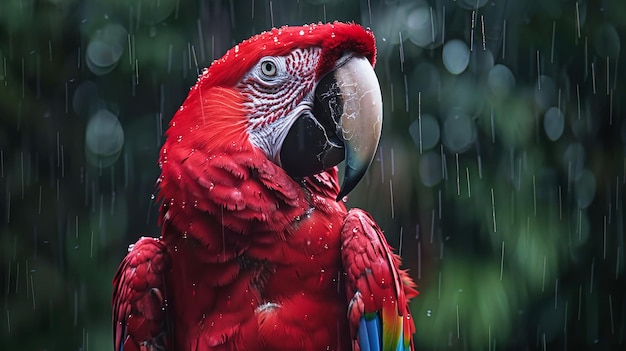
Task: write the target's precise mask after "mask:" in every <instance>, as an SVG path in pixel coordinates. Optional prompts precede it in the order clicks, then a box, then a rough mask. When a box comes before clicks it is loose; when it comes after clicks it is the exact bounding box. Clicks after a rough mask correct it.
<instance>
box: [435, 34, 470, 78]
mask: <svg viewBox="0 0 626 351" xmlns="http://www.w3.org/2000/svg"><path fill="white" fill-rule="evenodd" d="M441 56H442V59H443V65H444V66H445V67H446V69H447V70H448V72H450V73H452V74H461V73H463V71H465V69H466V68H467V66H468V65H469V60H470V51H469V48H468V47H467V44H465V42H464V41H462V40H459V39H452V40H450V41H448V42H447V43H446V44H445V45H444V46H443V53H442V55H441Z"/></svg>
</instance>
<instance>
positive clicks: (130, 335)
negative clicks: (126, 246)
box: [113, 238, 170, 351]
mask: <svg viewBox="0 0 626 351" xmlns="http://www.w3.org/2000/svg"><path fill="white" fill-rule="evenodd" d="M169 269H170V259H169V255H168V253H167V250H166V248H165V246H164V245H163V243H161V242H160V241H159V239H156V238H141V239H139V240H138V241H137V243H136V244H135V245H133V246H132V247H131V249H130V251H129V252H128V254H127V255H126V257H125V258H124V260H123V261H122V264H121V265H120V267H119V268H118V270H117V273H116V274H115V277H114V278H113V340H114V342H115V345H114V347H115V351H122V350H123V351H135V350H146V351H156V350H168V349H169V348H168V345H169V333H168V331H167V318H166V317H167V310H166V309H167V297H166V293H167V292H166V289H165V274H166V273H167V272H168V271H169Z"/></svg>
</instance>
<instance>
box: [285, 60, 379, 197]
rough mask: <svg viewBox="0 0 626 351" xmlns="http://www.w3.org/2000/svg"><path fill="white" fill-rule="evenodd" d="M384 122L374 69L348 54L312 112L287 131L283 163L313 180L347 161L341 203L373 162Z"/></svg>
mask: <svg viewBox="0 0 626 351" xmlns="http://www.w3.org/2000/svg"><path fill="white" fill-rule="evenodd" d="M382 119H383V104H382V96H381V92H380V86H379V84H378V78H377V77H376V74H375V73H374V68H373V67H372V65H371V64H370V62H369V61H368V60H367V59H366V58H364V57H362V56H352V57H350V56H344V59H343V60H340V61H339V64H338V67H337V68H336V69H335V70H334V71H332V72H330V73H328V74H327V75H326V76H324V77H323V78H322V79H321V81H320V82H319V83H318V84H317V87H316V89H315V101H314V106H313V114H312V115H310V114H306V115H302V116H300V117H299V118H298V119H297V120H296V121H295V122H294V124H293V125H292V127H291V129H290V130H289V132H288V134H287V136H286V137H285V140H284V141H283V146H282V148H281V152H280V158H281V165H282V167H283V168H284V169H285V170H286V171H287V173H289V174H290V175H292V176H309V175H312V174H316V173H319V172H321V171H323V170H325V169H329V168H331V167H334V166H336V165H337V164H339V163H340V162H341V161H342V160H343V159H344V158H345V161H346V162H345V173H344V179H343V183H342V185H341V189H340V191H339V194H338V195H337V201H339V200H340V199H342V198H343V197H344V196H345V195H347V194H348V193H349V192H350V191H352V189H354V187H355V186H356V185H357V184H358V183H359V181H360V180H361V179H362V178H363V175H364V174H365V172H366V171H367V169H368V167H369V165H370V164H371V162H372V159H373V158H374V155H375V154H376V149H377V147H378V141H379V140H380V134H381V130H382ZM286 145H289V147H286Z"/></svg>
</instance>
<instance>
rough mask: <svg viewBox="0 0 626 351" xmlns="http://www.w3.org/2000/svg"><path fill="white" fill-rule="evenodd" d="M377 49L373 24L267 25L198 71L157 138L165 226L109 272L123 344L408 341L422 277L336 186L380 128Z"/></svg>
mask: <svg viewBox="0 0 626 351" xmlns="http://www.w3.org/2000/svg"><path fill="white" fill-rule="evenodd" d="M374 61H375V46H374V37H373V35H372V34H371V33H370V32H369V31H366V30H364V29H363V28H361V27H360V26H358V25H355V24H344V23H339V22H336V23H332V24H324V25H311V26H302V27H283V28H279V29H273V30H272V31H269V32H264V33H261V34H259V35H257V36H255V37H252V38H250V39H248V40H247V41H244V42H242V43H240V44H239V45H237V46H235V47H234V48H233V49H231V50H229V51H228V52H227V53H226V54H225V55H224V57H223V58H221V59H220V60H217V61H216V62H214V63H213V64H212V65H211V67H210V68H209V69H208V70H206V71H205V72H204V73H203V74H202V76H201V77H200V78H199V80H198V83H197V84H196V85H195V86H194V87H193V88H192V89H191V91H190V93H189V95H188V97H187V99H186V100H185V102H184V103H183V105H182V106H181V108H180V110H179V111H178V112H177V113H176V114H175V116H174V117H173V119H172V122H171V123H170V127H169V129H168V131H167V140H166V142H165V144H164V145H163V148H162V150H161V155H160V160H159V163H160V166H161V170H162V173H161V176H160V178H159V179H158V181H157V183H158V188H159V199H160V201H161V202H162V204H161V207H160V225H161V228H162V232H161V237H160V238H158V239H156V238H142V239H140V240H139V241H138V242H137V243H136V244H135V245H134V246H132V247H131V249H130V250H129V253H128V255H127V256H126V258H124V260H123V262H122V264H121V265H120V268H119V269H118V272H117V274H116V276H115V278H114V282H113V283H114V295H113V319H114V343H115V345H114V346H115V349H116V350H124V351H132V350H359V349H361V350H378V349H384V350H408V349H412V341H411V334H412V333H413V331H414V326H413V321H412V320H411V317H410V311H409V309H408V299H409V298H411V297H413V296H415V295H416V294H417V293H416V291H415V290H414V289H413V288H414V284H413V283H412V281H411V280H410V278H409V277H408V275H407V274H406V273H405V272H404V271H402V270H400V269H399V264H400V259H399V257H398V256H396V255H395V254H393V253H392V251H391V250H392V249H391V248H390V247H389V245H388V244H387V242H386V240H385V238H384V235H383V233H382V231H381V230H380V228H379V227H378V226H377V225H376V224H375V222H374V221H373V219H372V218H371V217H370V216H369V215H368V214H367V213H365V212H364V211H362V210H359V209H353V210H350V211H347V210H346V208H345V206H344V204H343V202H341V201H337V198H338V197H339V198H340V197H342V196H343V195H345V193H347V192H349V191H350V190H351V189H352V188H353V187H354V185H356V183H357V182H358V181H359V179H360V178H361V177H362V175H363V173H364V172H365V170H366V169H367V167H368V166H369V163H370V162H371V159H372V157H373V155H374V152H375V149H376V145H377V143H378V137H379V136H380V123H381V118H382V107H381V106H374V107H376V108H378V109H380V112H376V111H374V112H372V111H370V110H369V109H370V108H371V107H372V106H370V105H376V104H378V105H380V104H381V103H382V102H381V100H380V92H379V89H378V91H374V89H373V88H372V87H376V88H378V83H377V81H375V76H374V74H373V69H371V66H372V65H373V64H374ZM364 62H368V64H367V65H366V66H367V67H368V68H367V69H366V70H364V69H363V67H364V66H363V63H364ZM367 74H370V75H369V76H367ZM372 77H374V78H372ZM329 78H330V81H329V83H328V84H327V85H324V86H323V87H322V84H320V81H322V80H323V79H326V80H328V79H329ZM372 79H373V80H374V81H375V82H373V81H372ZM371 94H374V95H371ZM376 94H377V95H376ZM361 100H363V101H367V106H365V105H366V104H365V103H363V102H361ZM320 106H321V107H320ZM348 115H349V116H348ZM378 115H380V116H378ZM355 116H356V119H355V121H356V122H355V121H352V120H349V118H354V117H355ZM358 124H363V126H359V125H358ZM371 130H374V132H373V134H372V135H369V134H367V133H366V131H367V132H368V133H370V134H371V133H372V132H370V131H371ZM363 134H367V135H365V137H361V136H362V135H363ZM370 139H373V140H370ZM343 158H346V168H347V171H346V177H345V179H344V181H343V185H342V186H340V185H339V179H338V172H337V168H336V167H335V165H336V164H337V163H338V162H340V161H341V160H342V159H343Z"/></svg>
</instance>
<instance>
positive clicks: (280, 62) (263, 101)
mask: <svg viewBox="0 0 626 351" xmlns="http://www.w3.org/2000/svg"><path fill="white" fill-rule="evenodd" d="M320 54H321V49H320V48H317V47H315V48H306V49H295V50H293V51H291V53H289V54H288V55H286V56H268V57H264V58H261V59H260V60H259V62H258V63H257V64H256V65H255V66H254V67H253V68H252V69H251V70H250V71H249V72H248V73H247V74H246V75H245V76H244V77H243V79H242V80H241V81H240V82H239V84H238V86H237V87H238V88H239V89H240V90H241V91H242V94H243V96H244V98H245V100H246V102H245V103H244V107H245V108H246V111H247V112H248V115H247V117H248V121H249V123H248V132H249V135H250V141H251V142H252V144H254V145H255V146H256V147H258V148H260V149H261V150H263V151H264V152H265V154H266V155H267V157H268V158H269V159H270V160H272V161H273V162H275V163H277V164H278V163H279V158H278V154H279V153H280V147H281V145H282V143H283V141H284V140H285V137H286V136H287V133H288V132H289V129H290V128H291V126H292V125H293V123H294V122H295V120H296V119H297V118H298V117H299V116H300V115H302V114H305V113H307V112H308V113H311V114H312V111H313V95H314V89H315V79H316V76H315V71H316V68H317V63H318V61H319V57H320Z"/></svg>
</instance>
